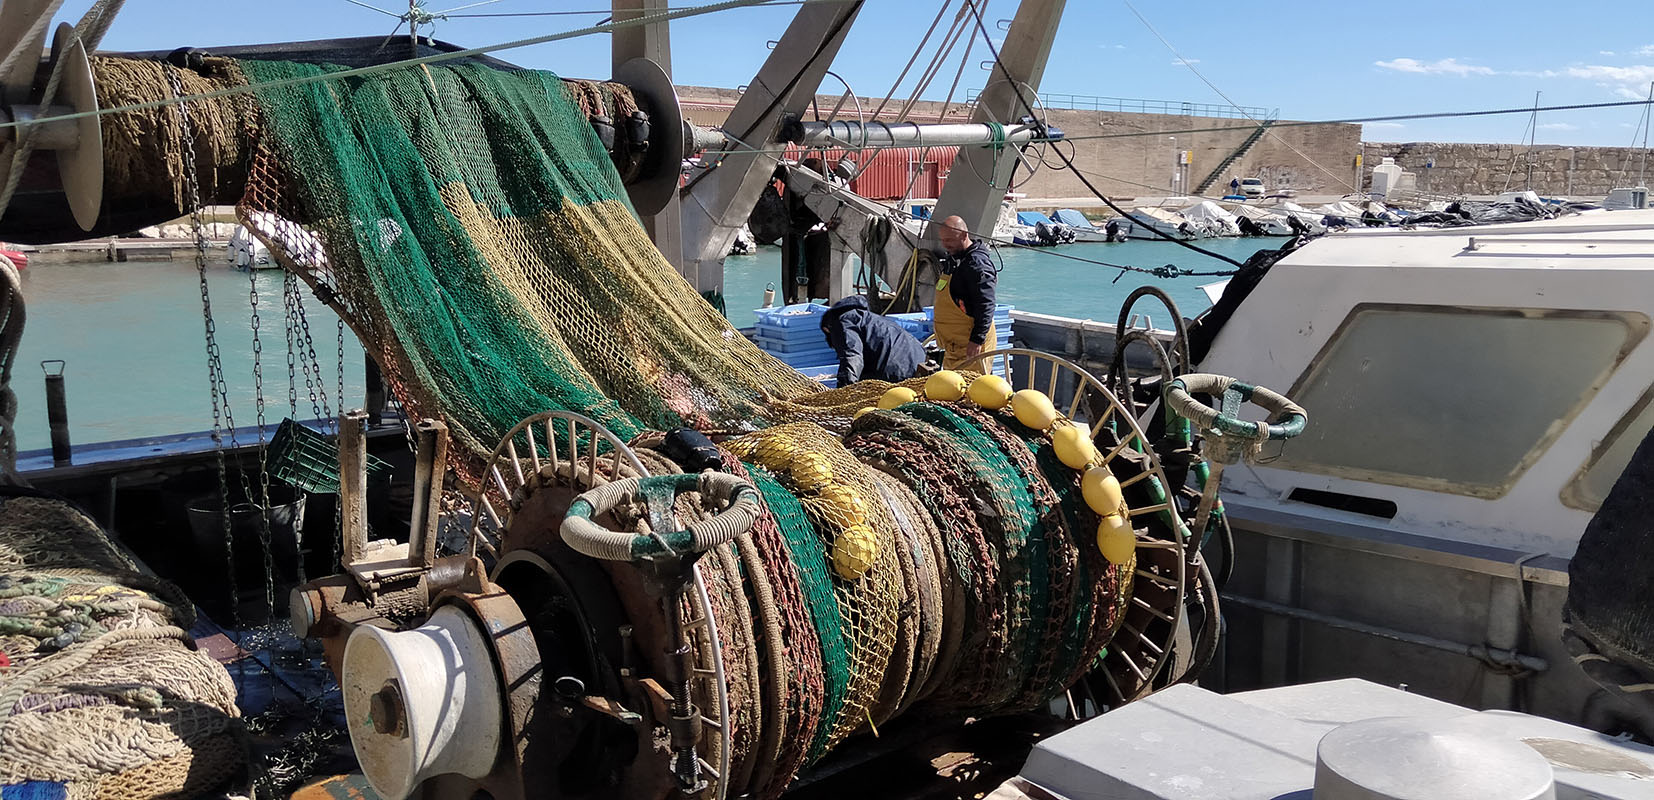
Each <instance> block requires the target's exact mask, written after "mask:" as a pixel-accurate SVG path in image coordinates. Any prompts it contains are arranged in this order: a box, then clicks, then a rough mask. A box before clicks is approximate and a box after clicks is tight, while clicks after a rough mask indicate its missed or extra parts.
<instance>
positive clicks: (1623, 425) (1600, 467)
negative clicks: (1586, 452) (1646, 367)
mask: <svg viewBox="0 0 1654 800" xmlns="http://www.w3.org/2000/svg"><path fill="white" fill-rule="evenodd" d="M1651 428H1654V387H1651V388H1649V390H1648V391H1646V392H1644V393H1643V396H1642V397H1641V398H1638V400H1637V402H1636V404H1635V405H1633V406H1631V410H1630V411H1627V412H1626V413H1625V416H1623V417H1621V418H1620V421H1619V422H1616V423H1614V427H1613V428H1612V429H1610V430H1609V431H1608V436H1607V437H1605V438H1604V439H1603V440H1602V443H1601V444H1598V445H1597V446H1596V447H1594V448H1592V449H1591V456H1590V458H1587V459H1585V463H1584V464H1583V465H1581V466H1580V468H1579V471H1578V472H1576V473H1574V478H1573V480H1571V481H1569V482H1568V485H1567V486H1564V487H1563V488H1562V502H1563V504H1565V505H1567V506H1569V507H1570V508H1577V509H1579V510H1581V511H1589V512H1591V513H1596V510H1597V509H1598V508H1600V507H1601V506H1602V501H1603V500H1604V499H1606V498H1607V497H1608V490H1609V489H1612V488H1614V481H1616V480H1619V477H1620V473H1622V472H1624V471H1625V466H1626V465H1627V464H1630V463H1631V454H1632V452H1634V451H1635V450H1636V449H1637V445H1639V444H1642V440H1643V439H1644V438H1645V437H1647V436H1648V431H1649V430H1650V429H1651Z"/></svg>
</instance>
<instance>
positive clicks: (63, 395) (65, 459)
mask: <svg viewBox="0 0 1654 800" xmlns="http://www.w3.org/2000/svg"><path fill="white" fill-rule="evenodd" d="M48 364H55V365H57V371H56V372H53V371H52V367H49V366H47V365H48ZM66 366H67V364H65V363H64V361H63V360H62V359H48V360H46V361H42V362H40V368H41V370H43V371H45V373H46V420H47V422H48V423H49V424H50V425H51V429H52V465H53V466H58V467H66V466H68V465H69V464H70V462H71V461H72V457H73V455H74V454H73V453H72V452H71V450H70V447H69V400H68V394H67V392H66V391H65V389H64V386H63V370H64V368H65V367H66Z"/></svg>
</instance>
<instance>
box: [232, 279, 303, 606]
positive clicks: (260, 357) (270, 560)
mask: <svg viewBox="0 0 1654 800" xmlns="http://www.w3.org/2000/svg"><path fill="white" fill-rule="evenodd" d="M247 304H248V307H249V308H251V309H252V320H251V324H252V328H253V409H254V412H255V414H256V415H257V419H256V422H257V426H256V427H255V428H254V430H255V431H256V432H257V434H258V481H259V495H258V507H259V513H258V538H259V544H260V546H262V547H263V549H264V613H265V617H266V618H269V617H270V616H271V615H272V614H274V612H275V609H276V565H275V551H274V550H273V549H272V548H271V546H270V542H271V538H272V537H271V533H270V448H269V447H268V446H267V445H266V443H265V441H264V342H263V340H262V339H261V338H260V336H259V328H260V327H261V326H262V322H261V320H260V319H259V314H258V270H256V269H253V268H252V265H251V264H248V266H247ZM241 482H242V484H243V485H245V484H246V483H247V474H246V472H245V471H243V472H242V476H241ZM248 494H249V495H251V494H252V492H251V491H249V492H248ZM293 533H294V535H295V536H297V537H299V538H301V539H302V538H303V536H304V531H303V527H302V526H300V527H299V529H297V530H295V531H294V532H293ZM299 582H300V583H303V582H304V578H303V567H300V578H299Z"/></svg>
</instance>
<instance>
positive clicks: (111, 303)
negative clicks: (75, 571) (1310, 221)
mask: <svg viewBox="0 0 1654 800" xmlns="http://www.w3.org/2000/svg"><path fill="white" fill-rule="evenodd" d="M1282 241H1283V240H1279V239H1229V240H1205V241H1202V242H1201V243H1200V244H1201V246H1203V247H1206V248H1208V249H1211V250H1213V251H1215V252H1220V253H1224V254H1226V255H1229V256H1230V257H1232V258H1235V259H1236V260H1244V258H1245V257H1246V256H1249V255H1251V254H1252V253H1253V252H1254V251H1256V250H1258V249H1260V248H1262V247H1278V246H1279V245H1280V244H1281V242H1282ZM1000 252H1001V255H1002V257H1003V262H1004V264H1003V269H1002V271H1001V273H1000V278H999V301H1000V302H1001V303H1009V304H1012V305H1015V306H1016V307H1017V308H1018V309H1019V310H1023V311H1033V312H1039V313H1044V314H1054V315H1059V316H1068V317H1076V318H1081V319H1086V318H1089V319H1094V320H1099V321H1109V322H1112V321H1113V320H1114V318H1115V316H1116V315H1117V314H1118V313H1119V305H1120V302H1121V300H1123V299H1124V298H1125V296H1126V295H1127V294H1128V293H1130V292H1131V290H1132V289H1134V288H1136V287H1138V286H1141V285H1143V284H1146V283H1153V284H1156V285H1159V286H1161V287H1163V288H1165V289H1166V290H1167V291H1168V292H1169V293H1170V294H1171V296H1172V298H1173V299H1174V300H1175V301H1176V302H1177V304H1178V306H1179V308H1180V310H1181V311H1182V313H1183V314H1184V316H1190V317H1192V316H1194V315H1196V314H1198V313H1200V312H1201V311H1202V310H1204V309H1205V308H1206V307H1207V305H1208V304H1207V300H1206V296H1205V293H1204V292H1202V291H1201V289H1200V287H1201V286H1202V285H1203V284H1207V283H1212V282H1214V281H1218V280H1222V278H1218V277H1182V278H1175V279H1162V278H1156V277H1154V276H1152V275H1145V274H1142V273H1134V272H1125V273H1122V272H1121V271H1120V270H1118V269H1114V268H1110V267H1104V266H1098V265H1096V264H1092V263H1086V262H1085V261H1079V260H1074V259H1070V258H1063V257H1061V256H1064V255H1066V256H1074V257H1076V258H1079V259H1086V260H1089V261H1105V262H1109V263H1114V264H1128V265H1131V266H1135V267H1142V268H1153V267H1158V266H1161V265H1164V264H1175V265H1177V266H1179V267H1182V268H1186V269H1192V270H1197V271H1202V272H1206V271H1217V270H1222V269H1226V268H1230V265H1228V264H1226V263H1224V262H1221V261H1218V260H1215V259H1210V258H1206V257H1204V256H1201V255H1200V254H1198V253H1195V252H1193V251H1190V250H1187V249H1185V248H1182V247H1178V246H1177V245H1173V244H1169V243H1161V242H1125V243H1117V244H1075V245H1066V246H1062V247H1058V248H1051V249H1047V250H1028V249H1022V248H1001V250H1000ZM780 261H781V259H780V251H779V250H778V249H776V248H774V247H764V248H761V249H760V250H759V252H758V253H757V254H755V255H751V256H733V257H731V258H730V259H729V261H728V264H727V266H726V272H725V285H726V303H727V306H728V309H729V314H730V318H731V320H732V321H733V322H734V323H735V324H736V326H737V327H746V326H749V325H751V324H752V323H753V316H752V311H751V310H752V309H755V308H757V307H759V306H760V305H761V304H762V302H763V293H764V287H765V285H766V284H768V283H778V282H779V279H780ZM22 277H23V295H24V299H25V301H26V303H27V310H28V320H27V323H26V327H25V329H24V334H23V345H22V348H21V350H20V352H19V354H18V358H17V362H16V364H15V365H14V367H13V373H12V387H13V389H14V391H16V393H17V398H18V407H19V408H18V419H17V446H18V449H19V450H21V451H24V452H27V451H31V450H40V449H45V448H47V447H48V446H49V444H50V436H49V429H48V427H47V419H46V400H45V386H44V380H43V377H42V372H41V368H40V362H41V361H42V360H46V359H62V360H63V361H65V362H67V363H66V367H65V381H66V384H67V389H68V411H69V427H70V436H71V440H72V442H73V443H74V444H75V445H77V446H78V445H86V444H92V443H97V442H107V441H116V440H128V439H141V438H148V437H155V436H165V435H169V434H178V433H187V432H196V431H205V430H209V429H211V428H212V423H213V413H212V407H213V402H212V400H213V395H212V393H211V391H210V390H209V384H208V379H207V349H206V344H205V340H204V334H203V331H204V324H203V315H202V302H201V288H200V283H199V279H198V276H197V273H196V269H195V266H194V264H193V263H189V262H177V261H173V262H166V261H157V262H125V263H109V262H106V261H102V260H98V261H87V262H79V263H39V264H36V265H32V266H30V267H29V268H28V269H26V270H24V272H23V275H22ZM208 285H209V289H210V293H209V296H210V301H211V303H212V311H213V318H214V322H215V327H216V338H217V342H218V348H219V352H220V359H221V360H222V363H223V365H224V379H225V384H226V387H227V389H228V395H229V398H230V402H229V408H230V412H231V414H232V415H233V417H234V420H235V423H236V425H237V426H240V427H244V428H245V427H248V426H251V425H253V424H254V422H255V420H256V403H255V402H254V400H255V397H256V396H257V395H256V394H255V391H254V386H255V378H254V372H253V367H254V357H253V354H254V339H255V329H254V323H253V315H252V311H253V301H254V295H255V292H256V299H257V308H258V312H259V313H258V316H259V320H258V325H257V331H256V332H257V340H258V343H259V349H260V352H261V353H262V355H261V357H260V358H259V359H258V366H259V368H260V372H261V375H262V387H263V396H264V401H265V412H264V416H265V420H266V422H267V423H269V424H271V425H274V424H275V423H277V422H280V421H281V419H282V418H283V417H286V416H296V417H297V418H299V419H310V418H314V417H316V416H318V414H317V413H316V410H317V409H318V408H321V407H322V404H323V401H324V397H325V402H326V408H327V410H328V411H329V412H330V413H337V409H338V407H339V403H338V393H339V388H338V386H339V385H338V376H339V365H340V362H341V357H340V341H339V336H338V325H337V322H338V318H337V317H336V316H335V315H334V314H333V312H332V311H331V310H329V309H328V308H327V307H326V306H324V305H323V304H322V303H321V302H320V301H318V300H316V299H315V297H313V296H312V295H311V293H310V290H309V289H308V288H306V287H303V286H301V287H300V291H301V294H302V296H303V299H304V307H305V309H306V314H305V318H306V321H307V322H308V324H309V330H310V335H311V343H312V346H313V348H314V360H313V361H312V357H311V354H310V351H309V349H308V348H304V347H302V346H301V347H298V348H295V350H296V351H297V352H296V353H295V365H294V368H293V379H292V381H291V382H290V381H289V378H288V374H289V373H288V350H289V348H288V345H287V324H288V323H287V316H286V315H285V314H284V313H283V306H282V281H281V272H280V271H279V270H264V271H260V272H255V273H251V274H249V273H245V272H239V271H236V270H233V269H230V268H228V267H226V266H224V265H223V264H221V263H217V262H216V261H215V263H213V264H212V265H211V266H210V267H209V269H208ZM1148 310H1149V311H1150V313H1151V315H1152V316H1154V317H1155V318H1154V319H1153V322H1154V324H1156V325H1157V326H1164V325H1165V324H1166V323H1167V321H1166V320H1163V319H1160V318H1159V317H1161V316H1163V315H1164V314H1163V312H1159V311H1158V309H1157V308H1155V307H1152V306H1151V307H1149V309H1148ZM342 360H343V365H344V369H343V374H344V397H345V405H346V407H347V408H348V407H355V406H359V405H361V403H362V397H363V384H364V378H363V367H362V349H361V347H360V346H359V345H358V344H357V343H356V340H355V337H354V336H353V335H352V334H351V332H350V331H349V329H346V330H345V331H344V336H343V358H342ZM306 362H311V363H313V364H314V365H315V367H316V370H317V375H318V376H319V377H316V376H312V377H310V379H309V380H308V382H307V380H306V375H305V370H304V369H303V365H304V364H305V363H306ZM290 386H291V387H292V391H291V393H290V392H289V387H290ZM313 393H314V396H315V397H314V400H313V399H312V395H313Z"/></svg>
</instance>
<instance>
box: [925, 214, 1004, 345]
mask: <svg viewBox="0 0 1654 800" xmlns="http://www.w3.org/2000/svg"><path fill="white" fill-rule="evenodd" d="M937 238H938V239H940V240H941V244H942V250H943V251H945V253H946V254H945V255H944V256H943V257H942V258H941V259H940V261H941V270H942V275H941V277H939V278H937V280H936V342H937V343H938V344H940V345H941V346H942V350H943V351H944V352H943V354H942V366H943V367H946V368H947V369H965V370H971V371H973V372H986V371H987V360H986V359H983V358H980V356H981V355H982V351H983V349H989V350H991V349H993V342H994V283H995V282H996V281H997V280H998V278H999V274H998V273H997V272H995V271H994V264H993V259H992V258H991V257H990V256H989V254H988V246H987V245H986V244H983V243H982V242H981V241H976V240H972V239H971V234H970V231H968V230H966V229H965V220H963V219H961V218H959V217H957V216H954V217H948V218H947V219H944V220H942V227H941V228H940V230H939V231H938V236H937Z"/></svg>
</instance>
